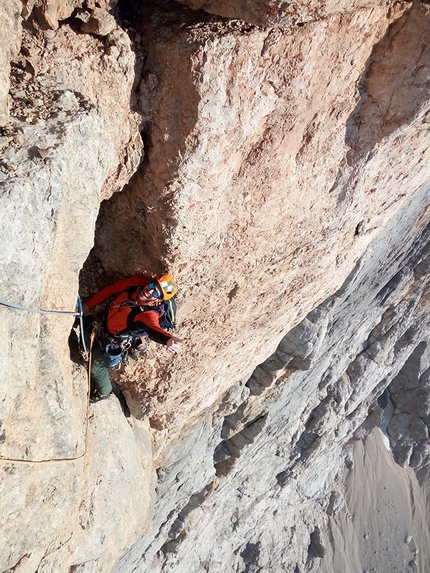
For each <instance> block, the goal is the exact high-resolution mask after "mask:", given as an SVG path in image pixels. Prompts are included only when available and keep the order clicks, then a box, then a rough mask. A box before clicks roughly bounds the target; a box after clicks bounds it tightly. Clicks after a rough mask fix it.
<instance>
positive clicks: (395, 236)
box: [0, 0, 430, 573]
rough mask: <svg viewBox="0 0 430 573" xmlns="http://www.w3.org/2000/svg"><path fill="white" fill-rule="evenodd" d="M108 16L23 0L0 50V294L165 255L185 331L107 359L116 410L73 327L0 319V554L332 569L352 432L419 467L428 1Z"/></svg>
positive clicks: (64, 286)
mask: <svg viewBox="0 0 430 573" xmlns="http://www.w3.org/2000/svg"><path fill="white" fill-rule="evenodd" d="M221 4H222V3H221V2H219V3H217V6H216V9H215V8H214V6H215V3H205V6H203V5H196V4H193V5H192V6H191V7H193V8H204V7H206V8H207V9H208V10H210V11H211V12H218V11H219V13H220V14H223V13H222V11H221V8H219V6H221ZM111 6H112V4H110V3H108V2H106V3H93V2H86V3H85V5H84V4H83V3H82V2H64V3H61V6H60V3H58V2H55V1H54V0H52V1H49V2H38V1H37V0H36V1H35V2H31V1H29V2H26V3H25V4H23V11H22V17H23V18H24V19H25V24H24V28H23V33H22V46H21V49H20V53H19V54H18V55H14V54H17V48H16V49H15V48H13V49H11V48H10V46H12V43H10V44H8V45H9V48H8V50H9V52H8V53H6V51H2V56H1V57H2V58H3V57H4V58H5V62H6V68H5V69H7V66H8V65H9V64H8V61H9V58H12V73H11V78H10V79H8V78H7V77H6V76H5V78H6V79H5V82H3V84H1V88H0V93H1V94H4V93H5V90H7V89H8V82H9V81H10V82H11V83H10V113H9V112H8V111H7V110H6V108H5V107H4V106H3V110H6V111H4V117H5V118H6V120H5V124H4V126H3V128H2V138H1V140H0V142H1V148H2V157H1V163H0V185H1V188H2V193H1V202H2V218H1V221H0V224H1V226H2V231H3V233H2V237H4V246H3V256H2V258H1V265H2V273H1V289H0V290H1V293H0V298H2V300H5V301H9V302H13V303H17V304H20V305H23V306H26V307H28V308H32V309H41V308H45V309H50V310H67V311H73V310H74V305H75V302H76V297H77V292H78V276H79V275H80V285H79V290H80V293H81V294H82V295H83V296H87V295H89V294H91V293H93V292H95V291H96V290H98V289H99V288H100V287H102V286H104V285H105V284H107V283H108V282H109V281H110V280H112V279H114V278H119V277H120V276H124V275H131V274H135V273H157V272H159V271H162V270H169V271H171V272H172V274H174V276H175V277H176V278H177V279H178V283H179V297H178V303H179V320H180V322H179V327H178V330H177V334H178V335H179V336H181V337H184V339H185V340H186V342H185V345H184V352H182V353H181V354H180V355H179V356H177V357H172V356H170V355H168V354H167V353H163V352H162V349H161V351H160V347H158V348H157V347H155V345H152V346H151V347H150V350H149V352H148V353H147V354H146V355H145V358H144V359H138V360H132V359H130V360H129V361H128V363H127V364H126V365H125V367H124V368H123V370H122V371H121V372H119V373H117V374H115V375H114V376H115V379H116V381H117V382H118V384H119V385H120V387H121V388H122V389H123V390H124V394H125V395H126V397H127V400H128V403H129V406H130V409H131V411H132V416H131V417H129V418H127V419H125V418H124V416H123V413H122V411H121V408H120V406H119V404H118V403H117V401H116V399H115V398H114V397H112V398H111V399H109V400H106V401H104V402H101V403H99V404H97V405H95V406H91V407H89V406H88V405H87V400H86V395H87V391H88V385H87V376H86V370H85V368H84V367H83V363H82V359H81V357H80V356H79V354H75V353H74V350H75V344H76V341H75V333H74V330H72V324H73V320H74V319H73V317H71V316H59V315H52V316H51V315H49V316H46V315H41V314H37V313H30V312H23V311H22V310H18V309H16V308H7V307H5V306H1V307H0V313H1V321H0V324H1V331H2V334H3V340H5V341H7V344H5V345H3V347H2V356H1V358H2V360H1V362H2V364H3V365H4V368H3V370H2V373H1V374H0V396H1V397H0V415H1V416H0V420H1V426H0V457H1V459H0V471H1V472H2V479H1V484H2V486H1V487H2V496H1V498H0V503H1V504H2V511H1V513H0V514H1V516H2V521H1V524H0V528H1V532H2V539H4V542H5V543H4V544H5V547H7V551H4V552H3V553H2V555H1V557H0V559H1V560H0V569H1V570H2V571H8V570H14V571H16V572H20V573H26V572H28V573H34V572H36V571H39V572H42V571H44V572H45V573H47V572H50V571H52V572H54V571H55V572H56V573H58V572H61V571H64V572H65V573H66V572H67V573H71V571H74V572H81V573H83V572H91V573H96V572H99V571H109V570H111V568H112V566H113V567H114V571H116V572H120V571H124V572H125V571H127V572H128V571H130V570H132V569H133V570H136V571H151V573H156V572H157V571H160V572H163V571H169V572H171V571H175V572H177V573H180V572H181V571H182V570H184V571H187V572H188V571H190V570H196V571H197V570H202V571H203V570H206V571H210V572H211V573H216V572H217V571H222V572H223V573H224V571H226V570H227V569H228V568H229V567H230V568H231V569H232V570H244V571H248V572H249V573H250V572H251V571H255V572H256V571H273V572H276V571H291V573H292V572H294V573H297V572H304V571H310V570H312V569H315V568H317V567H318V565H321V563H326V564H327V570H330V569H329V567H330V564H331V563H333V562H334V561H333V559H334V558H333V551H334V550H333V551H332V549H331V545H330V544H329V541H328V540H329V539H330V532H332V531H333V527H335V525H336V524H335V523H334V521H333V519H331V518H336V519H339V511H338V510H339V508H344V507H352V506H351V505H348V503H349V500H348V499H346V498H347V492H346V487H345V488H344V487H343V485H342V484H343V481H342V480H344V478H345V475H344V466H346V468H347V470H348V472H349V471H352V470H353V466H354V461H353V459H354V458H353V455H352V443H353V442H354V441H357V440H361V439H362V438H364V437H365V436H366V435H367V434H368V433H369V431H370V430H371V428H372V427H374V426H375V424H380V425H381V426H382V427H383V428H384V429H385V428H387V431H388V434H389V435H390V438H391V443H392V447H393V449H394V451H395V455H396V457H397V460H398V461H399V462H400V463H401V464H402V465H404V466H405V468H404V469H403V468H400V469H401V470H402V471H405V472H408V471H409V472H410V466H412V467H413V468H414V469H416V470H417V471H418V475H419V477H420V478H422V477H425V476H426V474H427V472H428V467H429V453H428V423H429V419H428V408H427V402H428V400H427V385H428V356H427V349H428V327H427V325H428V322H429V306H428V300H429V299H428V232H429V227H428V225H429V199H428V197H429V188H428V181H429V179H430V177H429V175H430V173H429V157H428V155H429V153H430V152H429V145H428V139H429V130H428V123H427V115H428V112H429V101H428V97H427V93H428V80H427V77H428V69H429V54H430V52H429V48H428V46H429V41H428V40H429V38H428V34H429V32H428V16H427V14H426V9H425V8H423V7H422V6H421V5H419V4H416V3H414V4H410V3H395V4H392V5H391V4H389V5H387V4H386V3H385V2H384V3H381V2H369V3H367V2H366V3H365V4H363V3H359V4H358V3H355V4H353V5H348V7H347V6H346V4H344V3H336V5H335V3H325V4H324V7H322V5H321V4H318V6H317V5H316V4H315V3H312V2H301V3H299V4H298V5H297V4H295V5H293V4H291V3H289V4H287V3H283V4H281V3H278V4H275V3H273V2H272V3H271V4H270V6H272V7H273V8H274V10H273V12H272V13H270V11H268V10H267V8H268V7H269V5H268V4H264V2H262V3H259V4H258V3H257V4H256V3H254V4H253V6H254V7H255V9H256V12H255V14H254V16H249V17H248V16H246V15H245V12H248V11H249V9H250V8H249V7H250V6H251V4H247V3H245V2H243V3H241V4H240V5H239V4H238V3H231V4H229V6H231V9H232V10H236V9H239V8H240V9H241V10H242V9H243V10H244V13H243V16H241V17H242V18H243V19H242V20H228V19H226V18H224V17H220V16H219V15H217V14H209V13H206V12H203V11H201V10H190V9H188V8H186V7H183V6H180V4H178V3H176V2H170V1H168V0H163V1H157V2H146V3H145V6H144V8H143V9H142V13H141V14H139V18H138V17H137V13H136V12H133V9H136V6H134V5H133V3H132V2H127V3H126V5H124V3H123V2H120V3H119V5H118V6H117V9H116V10H115V11H112V10H111V11H110V12H109V11H107V10H106V9H110V8H111ZM225 6H227V4H225ZM251 8H252V7H251ZM275 8H276V9H278V8H279V10H278V11H277V12H276V10H275ZM223 9H224V8H223ZM225 9H226V8H225ZM63 10H64V11H63ZM264 11H265V12H266V14H267V18H266V19H264V18H263V16H262V15H261V14H263V12H264ZM275 12H276V13H275ZM13 14H14V15H15V16H14V17H13V18H12V20H11V21H12V22H13V24H10V20H8V22H9V24H8V25H9V26H12V28H13V29H17V28H16V26H17V23H19V22H20V18H21V16H19V14H18V13H17V12H16V11H15V12H13ZM235 14H236V16H238V15H239V14H238V13H235ZM259 14H260V15H259ZM223 15H224V16H226V15H229V16H230V15H234V14H233V12H232V13H231V14H230V13H229V14H227V13H225V14H223ZM272 17H273V18H272ZM63 18H67V21H64V20H63ZM253 18H261V20H259V23H260V26H256V25H255V24H256V23H257V20H256V19H253ZM274 23H277V25H276V27H273V26H272V24H274ZM305 23H306V25H297V26H296V25H294V26H293V24H305ZM269 24H270V26H269ZM14 27H15V28H14ZM17 30H18V29H17ZM19 33H20V32H19V31H17V34H13V35H12V36H11V38H12V40H13V42H15V44H14V45H16V46H18V45H19V43H20V42H21V40H20V35H19ZM351 38H360V42H359V43H358V44H355V43H354V42H353V41H351ZM2 41H3V40H2ZM2 46H3V44H2ZM2 50H3V48H2ZM9 54H11V55H9ZM6 75H7V74H6ZM7 113H9V116H7ZM140 132H141V133H140ZM141 135H142V138H143V140H144V141H145V157H143V150H142V146H143V144H142V139H141ZM142 160H143V162H142ZM139 167H140V169H138V168H139ZM137 169H138V171H137V172H136V170H137ZM135 172H136V173H135ZM133 174H134V175H133ZM104 199H106V201H103V202H102V200H104ZM101 202H102V203H101ZM100 203H101V206H100V210H99V205H100ZM97 215H98V219H97V222H96V217H97ZM94 234H95V237H94ZM93 244H94V249H93V250H92V251H91V254H90V256H89V257H88V259H87V260H86V263H85V264H84V261H85V259H86V257H87V255H88V253H89V252H90V250H91V247H92V246H93ZM82 267H83V268H82ZM387 388H388V389H387ZM385 406H387V408H385ZM384 408H385V413H384ZM368 443H369V444H370V441H369V442H368ZM369 448H370V445H369ZM369 451H370V449H369ZM357 452H358V453H357ZM355 455H356V459H359V458H360V456H361V458H364V454H361V453H360V449H359V448H355ZM357 456H358V458H357ZM409 464H410V465H409ZM408 475H409V474H408ZM348 476H350V474H348V473H347V479H348ZM419 487H420V486H419V484H415V482H414V488H415V489H414V490H413V491H415V492H418V491H419ZM417 488H418V489H417ZM410 491H412V489H411V490H410ZM422 503H424V502H422ZM423 523H425V519H424V518H423ZM359 530H360V529H359V528H357V531H359ZM22 531H26V532H27V531H28V534H27V535H25V536H24V535H22V534H21V533H20V532H22ZM414 535H415V534H414ZM138 537H139V540H138V541H137V543H135V541H136V539H137V538H138ZM416 537H417V540H416V545H417V548H418V549H419V548H420V547H421V546H422V544H423V543H424V541H422V540H420V539H419V538H418V536H416ZM396 539H397V538H396ZM423 539H424V538H423ZM420 544H421V545H420ZM123 552H125V553H124V554H123V556H122V557H121V559H119V556H120V555H121V553H123ZM404 555H409V556H410V551H409V553H408V552H407V551H406V552H404ZM419 555H420V554H419V553H417V554H416V556H415V557H414V559H415V561H416V565H417V566H418V567H421V569H422V571H423V572H424V571H425V570H426V567H427V565H428V563H427V562H426V561H425V558H424V557H420V556H419ZM118 559H119V560H118ZM399 559H400V557H399ZM324 560H326V561H324ZM115 561H117V563H116V564H115V565H113V564H114V562H115ZM369 563H370V561H369ZM363 564H364V562H363ZM398 564H399V566H401V567H403V568H405V567H406V564H405V563H403V562H401V563H400V561H398ZM369 566H370V565H369ZM363 568H364V565H363Z"/></svg>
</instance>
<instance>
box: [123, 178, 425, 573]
mask: <svg viewBox="0 0 430 573" xmlns="http://www.w3.org/2000/svg"><path fill="white" fill-rule="evenodd" d="M428 193H429V187H428V185H425V186H424V187H423V188H422V189H420V190H419V191H418V192H417V193H416V194H415V196H414V197H413V198H412V200H411V201H410V203H409V204H408V205H407V206H406V207H405V208H404V209H403V210H401V211H400V212H399V213H398V214H397V215H396V216H395V217H394V218H393V220H392V221H391V222H390V223H389V225H388V226H387V228H386V229H385V230H384V231H383V232H382V233H381V234H380V235H379V237H378V238H377V239H375V240H374V241H373V242H372V243H371V244H370V245H369V248H368V251H367V253H366V254H365V255H364V257H363V258H362V259H360V260H359V262H358V263H357V265H356V268H355V269H354V271H353V273H352V274H351V275H350V277H349V278H348V279H347V281H346V282H345V283H344V284H343V285H342V287H341V288H340V289H339V290H338V291H337V292H336V293H334V294H333V295H332V296H331V297H329V298H328V299H327V300H326V301H324V302H323V303H322V304H321V305H320V306H318V307H317V308H316V309H315V310H313V311H312V312H311V313H310V314H309V315H308V316H307V317H306V318H305V319H304V320H303V321H302V322H301V323H300V324H299V325H297V326H296V327H295V328H294V329H293V330H292V331H290V332H289V333H288V334H287V335H286V336H285V337H284V338H283V339H282V341H281V342H280V344H279V346H278V348H277V350H276V352H275V353H274V354H273V355H272V356H271V357H269V358H268V359H267V360H265V361H264V362H263V363H262V364H260V365H259V366H258V367H257V369H256V370H255V371H254V372H253V373H252V375H251V376H250V377H249V378H248V379H247V380H242V382H240V383H239V384H238V385H237V386H236V387H233V388H232V389H231V390H230V392H229V393H228V394H226V396H225V397H224V400H223V401H222V402H221V404H220V407H219V410H218V411H217V412H215V413H214V416H213V417H212V420H211V422H212V430H211V431H210V432H209V431H208V423H209V419H208V418H206V420H205V422H203V421H201V422H200V423H199V424H197V425H196V426H195V427H194V429H193V430H192V431H191V432H190V433H189V434H188V435H187V437H185V436H182V441H181V445H180V447H179V448H177V449H176V453H174V450H175V448H176V446H175V445H174V444H171V446H173V447H170V448H168V452H169V453H168V456H169V457H168V458H164V460H163V461H164V464H165V465H167V468H166V467H164V468H163V469H162V471H160V470H159V471H158V472H157V474H158V486H157V493H158V501H157V504H156V512H155V521H154V526H155V527H154V530H153V531H152V532H151V533H150V534H148V535H147V536H145V537H144V538H142V540H141V541H140V542H139V543H138V544H137V545H136V547H135V548H132V549H131V550H130V551H129V552H128V553H127V554H126V555H125V556H124V557H123V558H122V559H121V560H120V562H119V563H118V565H117V566H116V567H115V568H114V571H116V572H118V573H119V572H123V571H124V572H125V571H128V570H130V569H131V568H133V567H135V566H136V565H137V563H139V565H138V566H139V567H140V568H141V570H142V571H172V570H173V571H176V572H180V571H189V570H190V568H191V569H196V570H197V569H198V567H204V566H206V567H207V568H208V569H209V571H211V572H214V573H215V572H218V571H220V572H221V571H225V570H226V568H227V569H231V570H235V569H238V568H240V567H246V566H249V567H250V570H255V571H257V570H263V571H274V572H277V571H279V572H280V571H291V572H294V571H306V570H311V569H312V567H311V565H312V564H314V566H316V565H317V564H318V563H320V560H321V559H323V558H324V556H325V554H326V552H325V550H323V547H324V545H327V540H326V537H325V535H326V534H325V527H326V524H327V519H328V516H327V514H328V515H331V514H332V513H333V503H334V501H333V500H334V498H333V494H331V492H332V490H333V488H334V487H335V484H336V481H338V480H339V476H340V475H341V474H342V466H343V465H344V463H346V464H347V467H349V468H352V467H353V465H352V463H351V457H350V453H348V449H349V448H350V447H351V446H350V444H351V442H352V438H353V436H355V439H361V438H363V437H364V436H365V435H366V434H367V433H368V432H369V431H370V429H371V428H372V427H374V426H375V425H376V424H378V423H381V424H382V418H383V416H382V415H381V414H382V410H381V407H380V406H379V404H378V398H379V397H380V396H381V394H383V392H384V390H385V389H386V388H387V386H388V385H389V384H390V382H391V381H392V382H391V385H390V387H391V388H392V387H394V386H395V385H396V384H398V380H399V379H401V378H404V374H402V373H404V372H408V373H409V374H408V375H409V376H410V380H411V381H412V380H414V385H415V386H417V385H418V384H419V383H420V381H419V380H417V376H416V372H414V370H413V368H412V369H411V368H410V366H411V364H416V360H417V355H421V353H422V349H423V347H426V346H427V345H428V337H429V333H428V323H429V318H430V307H429V303H428V302H429V301H428V289H429V276H428V274H427V273H425V274H422V273H420V271H419V270H418V269H422V268H423V267H424V265H426V264H427V259H428V244H429V239H430V235H429V230H430V227H429V223H430V218H429V215H430V213H429V209H428V207H429V203H428V197H429V195H428ZM396 416H397V414H394V416H393V418H392V421H391V422H390V424H391V425H393V424H394V421H395V419H396ZM390 433H391V432H390ZM196 435H198V436H199V437H198V439H197V438H196ZM217 435H218V436H219V437H218V440H217V439H216V436H217ZM403 435H404V436H405V439H407V436H408V434H407V433H405V434H403ZM205 439H206V441H207V449H206V457H205V465H204V466H202V454H200V455H198V464H199V471H198V472H197V467H195V466H194V465H193V459H194V455H195V454H196V447H195V444H196V442H198V444H199V450H201V449H202V442H203V441H204V440H205ZM418 449H419V448H418ZM421 451H422V450H421ZM211 452H213V468H212V471H210V468H209V461H208V460H209V458H210V456H211ZM196 462H197V460H196ZM426 463H428V456H427V458H426ZM203 468H204V469H203ZM339 472H340V473H339ZM197 477H198V478H200V479H199V482H198V483H196V481H197ZM405 479H406V478H405ZM205 480H206V481H205ZM414 487H417V486H414ZM418 489H419V488H418ZM418 489H417V491H418ZM342 503H344V502H342V498H339V500H338V505H339V504H340V505H341V504H342ZM172 507H175V508H176V510H175V511H171V508H172ZM330 507H331V508H332V509H331V510H330ZM169 510H170V512H169ZM411 512H412V509H411ZM393 518H394V516H393ZM423 527H425V524H424V525H423ZM323 538H324V543H322V539H323ZM426 539H427V538H425V537H424V538H423V540H424V546H421V551H423V550H424V555H423V556H422V557H421V556H420V557H419V562H420V570H422V571H425V567H426V563H427V556H426V551H425V543H426ZM166 540H167V542H166ZM286 540H287V541H286ZM369 544H370V545H371V541H369ZM220 547H222V551H221V555H222V558H221V557H220ZM372 547H374V548H376V547H375V546H372ZM419 549H420V548H419ZM417 553H418V551H417ZM372 555H373V551H372ZM402 555H403V554H402ZM404 558H405V559H406V558H408V560H411V559H412V556H411V554H410V552H405V556H404ZM369 559H370V557H369ZM399 559H400V557H399ZM402 559H403V557H402ZM247 563H248V565H247ZM363 563H365V560H363ZM398 563H399V564H400V565H403V566H407V563H408V561H406V562H402V563H400V562H398ZM205 564H206V565H205ZM251 565H252V568H251ZM363 566H364V565H363ZM329 570H330V566H329V565H328V566H327V571H329Z"/></svg>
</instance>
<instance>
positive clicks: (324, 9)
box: [178, 0, 394, 28]
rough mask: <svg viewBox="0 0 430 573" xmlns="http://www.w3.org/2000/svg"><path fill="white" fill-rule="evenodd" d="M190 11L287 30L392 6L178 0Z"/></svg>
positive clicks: (355, 0)
mask: <svg viewBox="0 0 430 573" xmlns="http://www.w3.org/2000/svg"><path fill="white" fill-rule="evenodd" d="M178 2H181V3H182V4H184V5H185V6H188V7H189V8H192V9H193V10H206V11H207V12H210V13H211V14H218V15H219V16H224V17H226V18H240V19H241V20H245V22H249V23H250V24H254V25H256V26H264V27H266V26H270V27H272V26H273V27H280V28H290V27H291V26H303V25H304V24H305V23H307V22H312V21H314V20H319V19H322V18H325V17H327V16H330V15H333V14H343V13H348V12H354V11H356V10H358V9H360V8H370V7H372V6H382V5H384V4H393V3H394V2H392V1H391V2H382V1H381V0H352V2H351V1H350V0H328V1H327V2H319V1H318V0H303V1H301V2H285V1H283V0H233V1H230V0H178Z"/></svg>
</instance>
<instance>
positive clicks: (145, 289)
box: [82, 274, 183, 402]
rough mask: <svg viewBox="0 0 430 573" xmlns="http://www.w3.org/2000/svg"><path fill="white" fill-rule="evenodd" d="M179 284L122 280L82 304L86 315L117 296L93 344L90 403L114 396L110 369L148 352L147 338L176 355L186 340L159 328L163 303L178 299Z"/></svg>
mask: <svg viewBox="0 0 430 573" xmlns="http://www.w3.org/2000/svg"><path fill="white" fill-rule="evenodd" d="M176 292H177V285H176V282H175V280H174V279H173V277H171V276H170V275H166V274H165V275H160V276H158V277H156V278H147V277H143V276H135V277H131V278H127V279H122V280H119V281H117V282H115V283H112V284H111V285H109V286H107V287H105V288H104V289H102V290H101V291H99V292H98V293H97V294H95V295H93V296H91V297H90V298H88V299H86V300H85V301H83V304H82V308H83V312H84V314H91V313H92V312H93V309H94V308H95V307H96V306H97V305H98V304H100V303H102V302H103V301H105V300H106V299H107V298H109V297H111V296H114V298H113V300H112V302H111V303H110V306H109V309H108V311H107V316H106V318H105V320H104V321H103V324H102V325H101V327H100V328H99V331H98V333H97V338H96V340H95V341H94V346H93V352H92V362H91V394H90V401H91V402H98V401H100V400H104V399H106V398H109V396H110V395H111V394H112V384H111V381H110V376H109V371H108V368H114V367H117V366H119V365H120V362H121V359H122V358H123V357H124V355H125V354H126V353H130V354H131V355H132V356H137V355H138V353H139V352H145V351H146V349H147V342H146V337H148V338H150V339H151V340H154V341H155V342H158V343H159V344H164V345H165V346H166V348H167V351H168V352H171V353H173V354H176V352H177V351H178V350H179V348H180V346H181V344H182V343H183V340H181V339H180V338H177V337H176V336H173V335H172V334H170V333H169V332H167V331H166V330H164V329H163V328H162V327H161V326H160V319H161V318H162V316H163V312H164V308H165V307H164V305H163V301H168V300H170V299H172V297H174V296H175V294H176Z"/></svg>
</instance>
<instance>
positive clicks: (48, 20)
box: [21, 0, 118, 30]
mask: <svg viewBox="0 0 430 573" xmlns="http://www.w3.org/2000/svg"><path fill="white" fill-rule="evenodd" d="M21 1H22V4H23V16H24V18H28V17H30V15H31V14H32V12H34V15H35V17H36V19H37V22H38V23H39V25H41V26H43V27H44V28H48V29H51V30H57V29H58V27H59V23H60V22H61V21H62V20H66V19H67V18H69V17H70V16H72V14H73V13H74V12H75V10H76V9H77V8H80V7H82V6H83V5H84V4H85V7H86V8H88V9H93V10H94V9H96V10H104V11H105V10H107V9H110V8H113V7H114V6H115V5H116V4H117V2H118V0H98V1H95V0H87V1H86V2H83V0H21Z"/></svg>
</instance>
